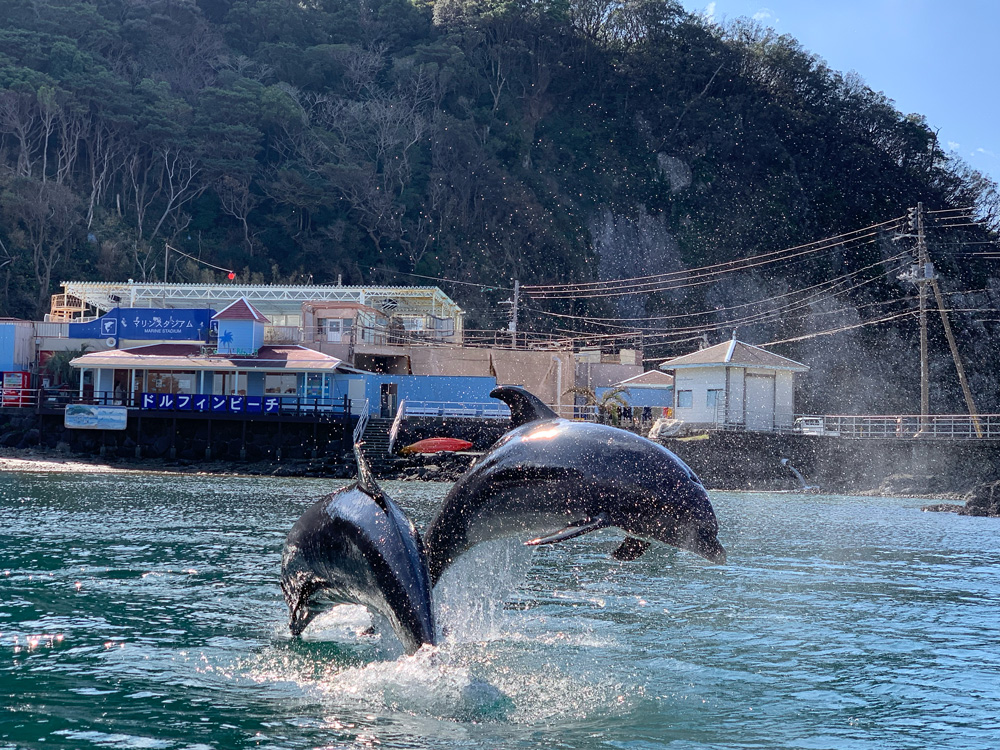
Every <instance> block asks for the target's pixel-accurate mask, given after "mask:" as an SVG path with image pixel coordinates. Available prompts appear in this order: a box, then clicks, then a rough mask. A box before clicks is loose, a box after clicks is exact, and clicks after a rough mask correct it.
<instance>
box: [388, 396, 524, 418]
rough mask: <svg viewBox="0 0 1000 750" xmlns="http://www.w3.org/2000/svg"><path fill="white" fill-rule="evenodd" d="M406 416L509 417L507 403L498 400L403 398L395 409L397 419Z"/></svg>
mask: <svg viewBox="0 0 1000 750" xmlns="http://www.w3.org/2000/svg"><path fill="white" fill-rule="evenodd" d="M407 417H481V418H484V419H510V409H509V408H507V404H503V403H501V402H499V401H487V402H478V401H415V400H411V399H404V400H403V401H402V402H401V403H400V405H399V410H398V411H397V418H398V419H405V418H407Z"/></svg>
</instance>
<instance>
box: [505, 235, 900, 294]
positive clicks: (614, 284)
mask: <svg viewBox="0 0 1000 750" xmlns="http://www.w3.org/2000/svg"><path fill="white" fill-rule="evenodd" d="M903 220H904V217H897V218H894V219H890V220H888V221H884V222H880V223H878V224H873V225H871V226H869V227H864V228H862V229H856V230H853V231H851V232H845V233H844V234H840V235H835V236H833V237H827V238H825V239H822V240H816V241H814V242H810V243H806V244H804V245H797V246H795V247H790V248H785V249H783V250H774V251H771V252H768V253H762V254H759V255H754V256H750V257H748V258H738V259H735V260H731V261H725V262H723V263H715V264H711V265H707V266H701V267H698V268H691V269H684V270H681V271H671V272H669V273H663V274H654V275H651V276H638V277H633V278H629V279H613V280H609V281H593V282H577V283H571V284H534V285H527V284H526V285H524V286H523V287H522V289H523V290H524V291H525V293H527V294H531V296H532V297H534V298H536V299H545V298H566V297H579V296H584V295H586V294H587V293H588V292H601V291H604V290H607V289H609V288H610V289H620V288H623V287H625V286H629V287H632V288H636V287H650V286H657V285H660V284H671V283H674V282H677V281H686V280H688V279H690V278H692V276H693V277H695V278H702V277H705V276H714V275H718V274H722V273H729V272H732V271H737V270H744V269H745V268H755V267H758V266H761V265H767V264H769V263H776V262H779V261H781V260H788V259H791V258H795V257H799V256H802V255H809V254H811V253H815V252H821V251H823V250H836V249H838V248H841V247H843V246H845V245H846V244H847V243H852V242H857V241H859V240H861V239H865V238H868V237H874V236H876V235H877V232H875V231H873V230H876V229H878V228H879V227H884V226H887V225H889V224H899V223H900V222H902V221H903ZM865 233H867V234H865ZM845 238H846V239H845ZM799 251H801V252H799ZM667 288H673V287H667ZM639 291H655V290H649V289H639ZM633 293H635V292H633Z"/></svg>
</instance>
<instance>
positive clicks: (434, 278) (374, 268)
mask: <svg viewBox="0 0 1000 750" xmlns="http://www.w3.org/2000/svg"><path fill="white" fill-rule="evenodd" d="M369 270H371V271H385V272H386V273H394V274H397V275H399V276H412V277H413V278H415V279H429V280H431V281H443V282H445V283H447V284H462V285H464V286H474V287H478V288H479V289H482V290H483V291H485V292H493V291H497V292H512V291H514V290H513V288H512V287H508V286H497V285H496V284H482V283H476V282H475V281H459V280H458V279H446V278H443V277H441V276H424V275H423V274H419V273H410V272H409V271H397V270H395V269H392V268H384V267H382V266H369Z"/></svg>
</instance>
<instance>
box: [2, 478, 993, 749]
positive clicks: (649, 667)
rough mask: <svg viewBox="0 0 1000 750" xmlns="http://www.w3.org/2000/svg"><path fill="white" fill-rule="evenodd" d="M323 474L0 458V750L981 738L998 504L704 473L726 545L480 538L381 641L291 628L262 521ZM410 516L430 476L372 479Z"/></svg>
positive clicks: (286, 520) (961, 744) (284, 521)
mask: <svg viewBox="0 0 1000 750" xmlns="http://www.w3.org/2000/svg"><path fill="white" fill-rule="evenodd" d="M334 486H336V485H335V484H334V483H330V482H325V481H318V480H292V479H261V478H230V477H219V478H211V477H195V476H179V477H173V476H159V475H113V474H97V475H93V474H91V475H76V474H13V473H7V474H3V475H0V750H9V749H12V748H17V749H18V750H22V749H24V748H170V749H177V750H181V749H183V748H192V749H193V748H199V749H201V748H219V749H223V748H273V749H277V748H355V747H381V748H476V749H478V748H484V749H488V748H529V747H545V748H549V747H555V748H609V749H611V748H614V749H620V748H634V749H635V750H650V749H652V748H673V749H678V750H687V749H689V748H837V749H840V748H866V749H868V748H872V749H875V748H879V749H882V748H914V749H916V748H920V749H921V750H922V749H924V748H963V749H966V748H995V747H998V746H1000V625H998V619H1000V521H997V520H993V519H976V518H963V517H958V516H954V515H951V514H932V513H921V512H920V510H919V506H920V504H921V503H920V501H914V500H900V499H880V498H865V499H861V498H849V497H833V496H797V495H789V494H773V495H769V494H726V493H713V503H714V504H715V507H716V511H717V514H718V516H719V519H720V525H721V529H722V531H721V534H720V537H721V539H722V541H723V542H724V544H725V545H726V546H727V548H728V550H729V564H728V565H726V566H724V567H716V566H711V565H709V564H707V563H705V562H704V561H702V560H700V559H698V558H696V557H694V556H693V555H690V554H688V553H683V552H678V551H676V550H672V549H667V548H664V547H659V548H657V549H654V550H653V551H652V552H650V553H649V554H647V555H646V556H645V557H643V558H642V559H641V560H639V561H636V562H632V563H625V564H619V563H616V562H614V561H613V560H611V559H610V558H609V553H610V551H611V550H612V549H614V547H615V546H616V545H617V543H618V541H619V539H620V534H617V533H615V532H612V531H606V532H601V533H598V534H593V535H589V536H585V537H582V538H580V539H577V540H573V541H572V542H568V543H565V544H562V545H556V546H554V547H552V548H545V549H538V550H535V551H534V552H527V551H526V550H524V549H523V548H519V547H518V546H517V545H512V544H508V543H504V544H499V545H498V544H494V545H491V546H489V547H486V548H481V549H480V550H478V551H477V554H475V555H472V556H470V557H468V558H467V559H466V560H465V561H464V562H463V563H462V564H461V565H457V566H456V567H455V569H453V571H450V572H449V575H448V576H447V577H446V579H445V580H444V581H443V582H442V587H440V588H439V590H438V591H437V592H436V593H437V595H438V603H439V605H440V607H441V609H442V616H441V623H442V625H443V626H444V627H445V628H446V630H447V633H448V635H447V638H446V640H445V643H444V645H443V646H442V647H441V648H440V649H439V650H436V651H434V650H432V651H429V652H425V651H421V652H420V653H418V654H417V655H415V656H414V657H409V658H407V657H405V656H400V650H399V647H398V644H397V643H396V642H395V640H394V638H393V637H392V636H391V634H388V633H382V634H381V635H380V636H378V637H374V638H373V637H371V636H367V635H363V634H362V631H364V630H365V629H366V628H367V626H368V624H369V620H368V618H367V615H366V614H365V613H364V611H363V610H360V609H358V608H341V609H340V610H339V611H336V612H334V613H332V614H331V615H329V616H327V617H325V618H323V619H322V620H321V621H318V622H317V623H315V624H314V626H313V627H312V628H311V629H310V631H307V636H308V637H307V638H306V639H304V640H302V641H293V640H291V639H289V638H288V636H287V633H286V630H285V618H286V612H285V608H284V604H283V602H282V601H281V594H280V591H279V588H278V568H279V560H280V551H281V545H282V541H283V539H284V535H285V533H286V532H287V531H288V529H289V528H290V527H291V525H292V523H293V522H294V520H295V519H296V518H297V517H298V515H299V514H300V513H301V512H302V511H303V510H304V509H305V507H307V505H308V504H309V503H310V502H311V500H312V499H313V498H315V497H317V496H319V495H321V494H325V493H326V492H328V491H330V490H331V489H332V488H333V487H334ZM387 489H388V491H389V492H390V494H392V495H393V496H394V497H395V498H396V499H397V500H398V501H399V502H400V503H401V504H402V505H403V506H404V507H406V508H407V509H408V510H409V511H410V512H412V513H413V514H414V516H415V517H416V518H417V519H418V526H422V525H423V524H424V523H426V520H427V519H428V517H429V516H430V514H431V513H432V512H433V509H434V507H435V505H436V503H437V502H438V501H439V500H440V498H441V497H442V496H443V494H444V492H445V491H446V490H447V487H446V486H443V485H433V484H419V483H409V484H407V483H387Z"/></svg>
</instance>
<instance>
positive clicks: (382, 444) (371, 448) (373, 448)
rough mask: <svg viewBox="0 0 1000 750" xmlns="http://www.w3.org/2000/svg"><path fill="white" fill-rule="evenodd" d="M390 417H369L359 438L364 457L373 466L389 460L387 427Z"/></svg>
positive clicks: (389, 424) (389, 425)
mask: <svg viewBox="0 0 1000 750" xmlns="http://www.w3.org/2000/svg"><path fill="white" fill-rule="evenodd" d="M391 427H392V419H389V418H386V417H369V418H368V424H367V425H366V426H365V431H364V433H362V436H361V440H362V441H363V442H364V446H363V447H362V449H361V450H363V451H364V454H365V458H367V459H368V463H370V464H372V465H373V466H375V465H378V464H384V463H386V462H387V461H388V460H389V429H390V428H391Z"/></svg>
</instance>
